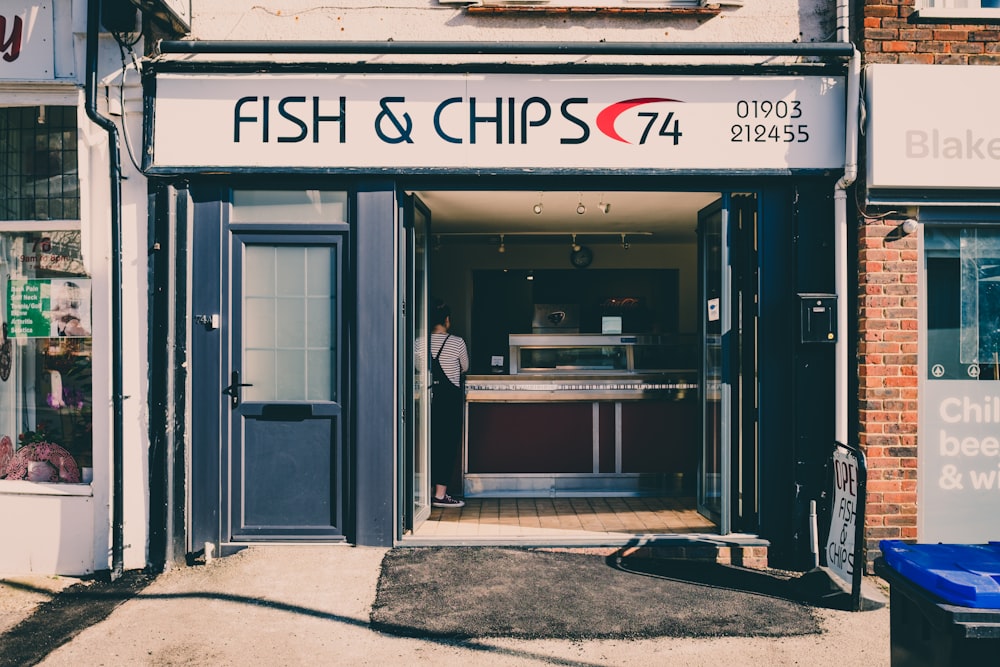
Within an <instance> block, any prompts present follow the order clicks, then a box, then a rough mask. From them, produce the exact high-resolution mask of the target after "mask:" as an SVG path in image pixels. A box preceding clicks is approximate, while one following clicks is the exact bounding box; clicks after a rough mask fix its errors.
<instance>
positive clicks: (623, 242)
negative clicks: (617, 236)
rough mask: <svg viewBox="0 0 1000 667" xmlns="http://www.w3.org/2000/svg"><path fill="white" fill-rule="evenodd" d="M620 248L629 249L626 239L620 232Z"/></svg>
mask: <svg viewBox="0 0 1000 667" xmlns="http://www.w3.org/2000/svg"><path fill="white" fill-rule="evenodd" d="M622 248H624V249H625V250H628V249H629V244H628V239H626V238H625V235H624V234H622Z"/></svg>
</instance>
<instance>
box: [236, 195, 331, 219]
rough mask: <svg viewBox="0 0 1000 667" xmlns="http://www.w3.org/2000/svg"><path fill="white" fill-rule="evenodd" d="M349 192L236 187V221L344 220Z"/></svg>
mask: <svg viewBox="0 0 1000 667" xmlns="http://www.w3.org/2000/svg"><path fill="white" fill-rule="evenodd" d="M346 220H347V192H343V191H339V190H236V191H234V192H233V221H234V222H264V223H273V222H344V221H346Z"/></svg>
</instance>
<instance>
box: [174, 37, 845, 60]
mask: <svg viewBox="0 0 1000 667" xmlns="http://www.w3.org/2000/svg"><path fill="white" fill-rule="evenodd" d="M159 52H160V53H161V54H255V53H261V54H263V53H282V54H373V55H374V54H389V53H392V54H409V55H414V54H419V55H430V54H435V55H576V56H588V55H593V56H818V57H837V58H848V57H850V56H851V55H852V54H853V53H854V46H853V45H852V44H850V43H846V42H817V43H798V42H787V43H786V42H718V43H712V42H663V43H649V42H430V41H427V42H425V41H418V42H388V41H387V42H357V41H346V42H333V41H311V40H301V41H298V40H274V41H243V40H204V41H198V40H164V41H161V42H160V43H159Z"/></svg>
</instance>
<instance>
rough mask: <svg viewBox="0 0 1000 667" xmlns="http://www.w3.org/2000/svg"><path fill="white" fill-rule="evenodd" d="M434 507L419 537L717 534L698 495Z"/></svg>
mask: <svg viewBox="0 0 1000 667" xmlns="http://www.w3.org/2000/svg"><path fill="white" fill-rule="evenodd" d="M465 503H466V504H465V507H463V508H460V509H450V508H449V509H438V508H435V509H433V510H432V511H431V515H430V518H429V519H427V521H425V522H424V523H423V524H422V525H421V526H420V527H419V528H418V530H417V531H416V534H415V535H414V536H413V537H415V538H418V539H476V538H478V539H498V538H501V539H511V540H516V539H532V538H535V539H594V538H600V537H605V538H606V537H616V538H617V537H621V538H628V537H630V536H635V535H650V534H657V535H663V534H705V533H709V534H712V533H717V529H716V527H715V524H713V523H712V522H711V521H709V520H708V519H706V518H705V517H703V516H702V515H701V514H699V513H698V512H697V510H696V509H695V503H694V499H693V498H677V497H655V498H653V497H650V498H608V497H592V498H466V499H465Z"/></svg>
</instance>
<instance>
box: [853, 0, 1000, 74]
mask: <svg viewBox="0 0 1000 667" xmlns="http://www.w3.org/2000/svg"><path fill="white" fill-rule="evenodd" d="M913 11H914V0H866V2H865V5H864V12H863V15H862V16H863V20H864V26H863V35H862V40H863V41H862V45H861V48H862V51H863V52H864V60H865V62H866V63H917V64H923V65H933V64H941V65H1000V27H998V26H995V25H994V26H987V25H976V24H942V23H924V22H911V20H910V18H909V17H910V14H912V13H913Z"/></svg>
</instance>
